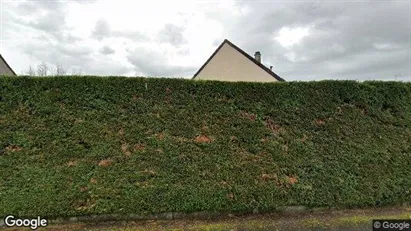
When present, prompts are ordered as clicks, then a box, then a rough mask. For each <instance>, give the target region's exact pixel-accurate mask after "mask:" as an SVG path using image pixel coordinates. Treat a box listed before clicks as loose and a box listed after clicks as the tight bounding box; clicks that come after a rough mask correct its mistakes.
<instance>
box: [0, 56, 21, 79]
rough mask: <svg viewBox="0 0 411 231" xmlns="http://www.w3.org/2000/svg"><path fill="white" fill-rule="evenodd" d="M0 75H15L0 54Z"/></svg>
mask: <svg viewBox="0 0 411 231" xmlns="http://www.w3.org/2000/svg"><path fill="white" fill-rule="evenodd" d="M0 62H2V63H0V75H10V74H11V75H17V74H16V73H15V72H14V71H13V69H11V67H10V66H9V64H8V63H7V62H6V60H5V59H4V58H3V56H1V54H0Z"/></svg>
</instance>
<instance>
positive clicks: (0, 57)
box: [0, 54, 17, 75]
mask: <svg viewBox="0 0 411 231" xmlns="http://www.w3.org/2000/svg"><path fill="white" fill-rule="evenodd" d="M0 59H1V60H2V61H3V62H4V64H6V66H7V67H8V68H9V69H10V71H11V72H12V73H13V74H14V75H17V74H16V72H14V71H13V69H11V67H10V66H9V64H8V63H7V62H6V60H5V59H4V58H3V56H1V54H0Z"/></svg>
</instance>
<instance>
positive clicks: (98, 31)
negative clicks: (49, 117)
mask: <svg viewBox="0 0 411 231" xmlns="http://www.w3.org/2000/svg"><path fill="white" fill-rule="evenodd" d="M91 36H92V38H95V39H97V40H102V39H104V38H106V37H110V36H111V28H110V25H109V24H108V23H107V21H105V20H98V21H97V23H96V25H95V27H94V30H93V32H92V33H91Z"/></svg>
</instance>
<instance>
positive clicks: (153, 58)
mask: <svg viewBox="0 0 411 231" xmlns="http://www.w3.org/2000/svg"><path fill="white" fill-rule="evenodd" d="M127 59H128V61H129V62H130V63H131V64H132V65H133V66H134V69H135V70H136V72H141V73H143V74H144V75H147V76H153V77H162V76H163V77H164V76H174V77H184V76H187V75H190V76H191V75H192V73H193V72H194V71H195V70H196V69H197V67H187V66H171V65H169V64H168V63H167V60H166V59H165V57H164V55H163V54H161V53H157V52H154V51H150V50H147V49H144V48H138V49H135V50H134V51H131V52H130V53H129V54H128V55H127Z"/></svg>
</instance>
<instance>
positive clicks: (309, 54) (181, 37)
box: [0, 0, 411, 81]
mask: <svg viewBox="0 0 411 231" xmlns="http://www.w3.org/2000/svg"><path fill="white" fill-rule="evenodd" d="M0 1H1V5H0V7H1V8H0V11H1V20H0V23H1V28H0V39H1V41H0V42H1V43H0V53H1V54H2V55H3V57H4V58H5V59H6V60H7V62H8V63H9V65H10V66H11V67H12V68H13V69H14V70H15V72H17V73H18V74H24V73H25V72H26V70H27V69H28V67H29V65H32V66H33V67H36V66H37V65H38V64H39V63H40V62H42V61H44V62H47V63H48V64H49V65H55V64H57V63H60V64H62V65H63V66H64V67H65V68H66V69H68V70H71V69H81V70H82V73H83V74H88V75H121V76H164V77H183V78H190V77H192V76H193V75H194V73H195V72H196V71H197V70H198V69H199V68H200V67H201V65H203V64H204V62H205V61H206V60H207V59H208V57H209V56H210V55H211V54H212V53H213V52H214V50H215V49H216V48H217V47H218V45H219V44H220V43H221V42H223V40H224V39H228V40H230V41H231V42H232V43H234V44H236V45H237V46H239V47H240V48H242V49H243V50H244V51H245V52H247V53H248V54H250V55H253V54H254V52H255V51H257V50H258V51H260V52H261V54H262V62H263V63H264V64H265V65H266V66H271V65H272V66H274V67H273V71H274V72H275V73H277V74H278V75H279V76H281V77H283V78H284V79H286V80H288V81H291V80H304V81H305V80H322V79H351V80H352V79H357V80H394V79H395V78H397V80H411V35H410V34H411V29H410V28H411V26H410V24H411V3H410V0H405V1H394V0H374V1H275V0H266V1H251V0H249V1H235V0H220V1H205V0H202V1H194V0H188V1H183V0H172V1H170V0H165V1H160V0H144V1H137V0H70V1H69V0H65V1H57V0H28V1H21V0H0Z"/></svg>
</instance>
